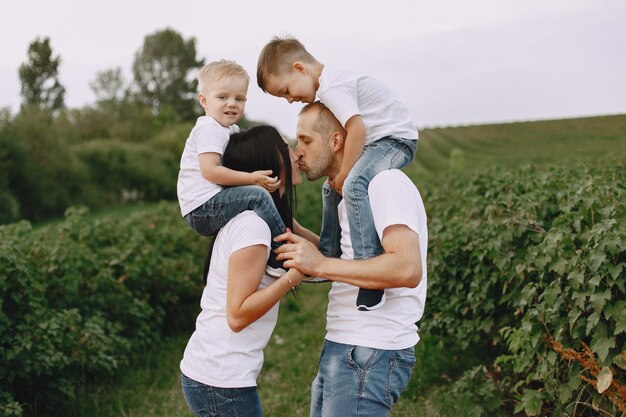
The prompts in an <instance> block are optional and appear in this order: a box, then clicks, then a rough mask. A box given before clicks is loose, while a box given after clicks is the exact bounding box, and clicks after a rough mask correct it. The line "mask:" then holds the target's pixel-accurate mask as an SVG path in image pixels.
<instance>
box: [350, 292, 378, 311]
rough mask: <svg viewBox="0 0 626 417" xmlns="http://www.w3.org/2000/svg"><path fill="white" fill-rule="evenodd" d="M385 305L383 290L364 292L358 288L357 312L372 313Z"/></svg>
mask: <svg viewBox="0 0 626 417" xmlns="http://www.w3.org/2000/svg"><path fill="white" fill-rule="evenodd" d="M383 304H385V290H366V289H364V288H359V295H358V296H357V298H356V306H357V309H358V310H359V311H372V310H376V309H377V308H380V307H381V306H382V305H383Z"/></svg>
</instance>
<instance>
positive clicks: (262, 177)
mask: <svg viewBox="0 0 626 417" xmlns="http://www.w3.org/2000/svg"><path fill="white" fill-rule="evenodd" d="M271 174H272V170H271V169H268V170H264V171H254V172H251V173H250V175H251V176H252V184H255V185H260V186H261V187H263V188H265V189H266V190H267V191H269V192H270V193H273V192H274V191H276V190H278V187H280V184H281V182H280V180H279V179H278V177H270V175H271Z"/></svg>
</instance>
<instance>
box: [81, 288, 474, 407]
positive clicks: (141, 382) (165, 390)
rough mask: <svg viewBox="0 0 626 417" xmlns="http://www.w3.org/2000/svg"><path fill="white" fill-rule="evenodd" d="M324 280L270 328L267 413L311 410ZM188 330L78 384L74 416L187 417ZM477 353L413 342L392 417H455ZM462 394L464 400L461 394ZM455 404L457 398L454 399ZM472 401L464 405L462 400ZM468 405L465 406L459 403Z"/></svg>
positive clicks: (286, 307) (264, 379)
mask: <svg viewBox="0 0 626 417" xmlns="http://www.w3.org/2000/svg"><path fill="white" fill-rule="evenodd" d="M329 288H330V284H311V285H304V286H303V288H301V289H300V290H299V291H298V292H297V295H296V296H293V295H290V296H288V297H286V298H284V299H283V300H282V301H281V307H280V315H279V318H278V324H277V326H276V329H275V331H274V334H273V336H272V338H271V340H270V343H269V344H268V347H267V348H266V350H265V364H264V366H263V370H262V372H261V375H260V377H259V380H258V385H259V394H260V396H261V401H262V403H263V408H264V410H265V415H267V416H272V417H274V416H276V417H299V416H308V415H309V404H310V395H311V390H310V384H311V382H312V381H313V378H314V377H315V374H316V373H317V364H318V359H319V351H320V347H321V344H322V341H323V338H324V335H325V330H324V327H325V311H326V305H327V292H328V289H329ZM188 337H189V335H180V336H176V337H172V338H170V339H168V340H166V341H164V342H163V343H162V344H161V345H159V346H155V347H154V348H153V349H152V350H150V351H149V352H146V354H145V355H143V356H141V357H138V358H136V359H135V360H134V361H133V362H134V363H133V364H132V365H131V366H130V367H129V369H128V370H127V371H126V372H125V373H124V375H122V376H121V377H120V378H116V380H115V381H109V382H107V383H104V384H102V383H94V384H90V385H89V386H88V387H85V388H84V389H82V390H81V392H80V394H79V398H78V399H77V400H76V401H75V403H74V407H73V410H72V413H71V414H70V415H72V416H87V415H90V416H97V417H114V416H124V417H140V416H141V417H162V416H181V417H191V413H190V412H189V410H188V408H187V405H186V403H185V401H184V398H183V395H182V392H181V389H180V381H179V378H180V376H179V375H180V374H179V368H178V364H179V362H180V359H181V357H182V353H183V350H184V347H185V344H186V343H187V339H188ZM475 362H476V360H468V359H467V358H464V359H463V360H461V356H460V355H459V354H458V353H451V352H449V351H447V350H444V349H443V348H442V347H440V346H439V345H438V344H437V343H436V341H434V340H428V339H427V340H423V341H421V342H420V343H418V345H417V347H416V366H415V369H414V371H413V376H412V378H411V382H410V384H409V386H408V388H407V390H406V391H405V393H404V394H403V395H402V397H401V399H400V401H399V403H398V404H396V406H395V407H394V409H393V410H392V412H391V414H390V416H391V417H417V416H420V417H424V416H430V417H439V416H454V417H459V416H461V415H463V414H459V412H458V410H457V411H455V412H454V413H453V414H451V413H449V412H447V411H446V410H449V409H450V407H449V404H447V402H449V401H450V393H449V392H448V389H447V388H446V387H447V386H448V385H449V383H450V381H451V380H453V379H454V378H456V377H458V376H459V375H460V374H461V372H462V371H463V370H464V369H465V368H466V367H467V366H469V365H471V364H473V363H475ZM463 401H467V400H465V399H463ZM456 404H457V405H458V404H459V403H458V401H457V402H456ZM469 405H471V404H468V406H469ZM463 408H468V407H465V406H464V407H463Z"/></svg>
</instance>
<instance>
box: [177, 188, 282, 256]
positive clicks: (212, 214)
mask: <svg viewBox="0 0 626 417" xmlns="http://www.w3.org/2000/svg"><path fill="white" fill-rule="evenodd" d="M246 210H253V211H254V212H255V213H256V214H258V215H259V217H261V218H262V219H263V220H264V221H265V223H267V225H268V226H269V228H270V231H271V233H272V239H273V238H275V237H276V236H278V235H280V234H282V233H285V231H286V227H285V223H284V222H283V220H282V218H281V217H280V215H279V214H278V210H276V206H274V201H273V200H272V196H270V193H269V192H268V191H267V190H266V189H264V188H263V187H259V186H257V185H244V186H239V187H228V188H224V189H223V190H222V191H220V192H219V193H217V194H215V195H214V196H213V197H212V198H211V199H210V200H209V201H207V202H206V203H204V204H203V205H202V206H200V207H198V208H197V209H195V210H194V211H193V212H191V221H189V220H188V222H190V223H193V225H192V228H193V229H194V230H196V231H197V232H198V233H200V234H202V235H205V236H211V235H214V234H216V233H217V232H218V231H219V230H220V229H221V228H222V227H224V225H226V223H228V222H229V221H230V220H231V219H232V218H233V217H235V216H236V215H238V214H239V213H242V212H244V211H246ZM278 246H280V244H279V243H276V242H274V241H273V240H272V251H271V252H270V259H272V257H273V259H274V260H275V258H276V254H275V253H274V252H273V249H276V248H277V247H278Z"/></svg>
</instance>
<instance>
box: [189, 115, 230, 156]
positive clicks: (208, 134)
mask: <svg viewBox="0 0 626 417" xmlns="http://www.w3.org/2000/svg"><path fill="white" fill-rule="evenodd" d="M196 134H197V135H198V136H197V145H198V146H197V149H198V155H200V154H201V153H206V152H215V153H218V154H220V155H222V154H223V153H224V148H225V147H226V142H228V139H229V136H228V135H227V133H226V130H225V129H224V128H223V127H221V126H218V125H216V124H213V123H211V124H206V125H204V126H201V127H199V128H198V130H197V131H196Z"/></svg>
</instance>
